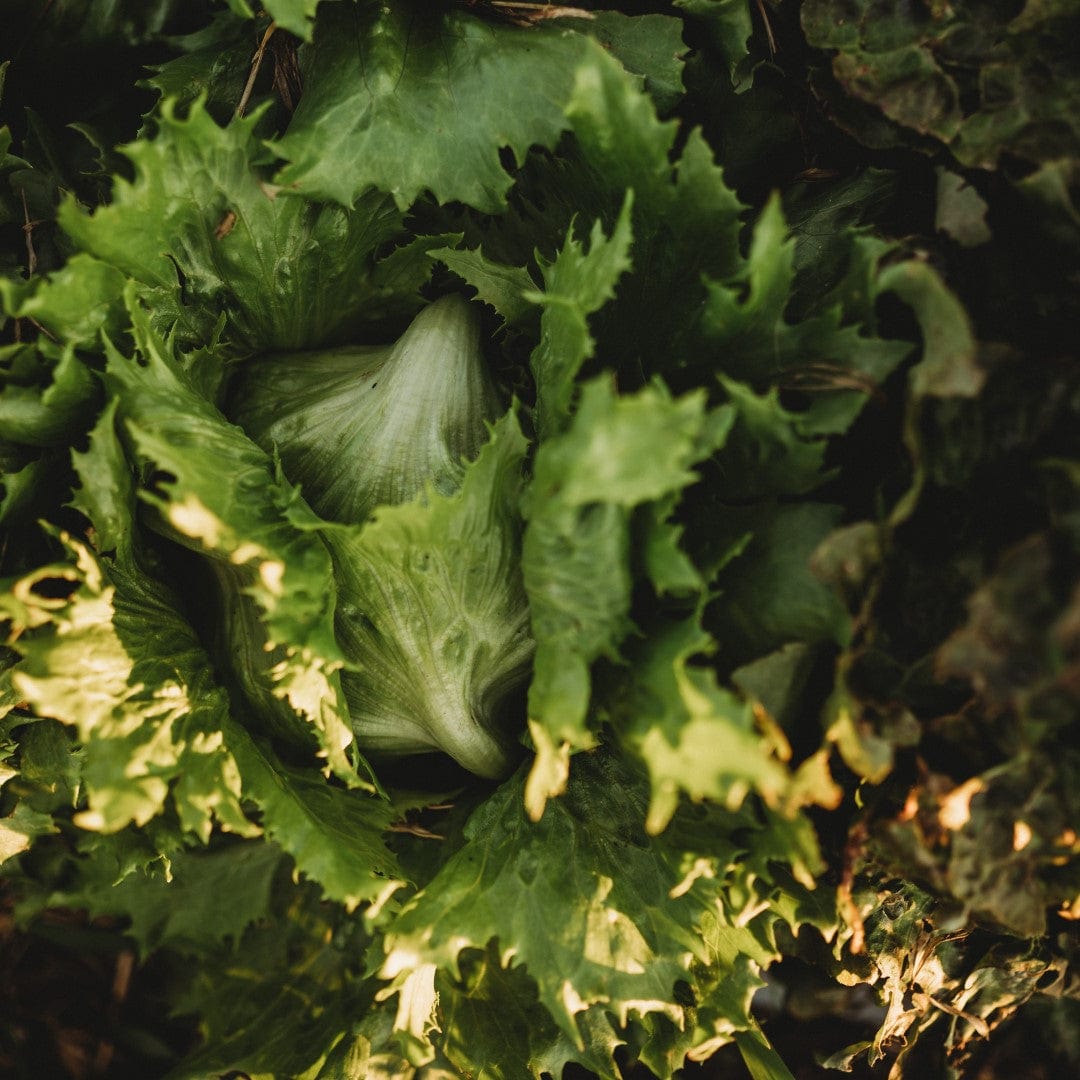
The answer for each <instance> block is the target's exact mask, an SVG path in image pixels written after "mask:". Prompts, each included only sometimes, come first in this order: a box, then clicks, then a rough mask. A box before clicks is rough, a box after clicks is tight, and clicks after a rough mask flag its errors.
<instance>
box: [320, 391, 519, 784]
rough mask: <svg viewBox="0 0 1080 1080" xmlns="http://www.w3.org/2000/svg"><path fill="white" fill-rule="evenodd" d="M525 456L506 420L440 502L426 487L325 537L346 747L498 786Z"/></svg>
mask: <svg viewBox="0 0 1080 1080" xmlns="http://www.w3.org/2000/svg"><path fill="white" fill-rule="evenodd" d="M525 449H526V442H525V438H524V436H523V435H522V433H521V428H520V426H519V424H518V421H517V417H516V415H515V414H514V412H513V411H512V410H511V411H510V412H508V413H507V414H506V415H505V416H504V417H503V418H502V419H501V420H499V421H498V422H497V424H496V425H495V426H494V428H493V430H492V437H491V440H490V441H489V442H488V443H487V444H486V445H485V446H484V447H483V448H482V449H481V451H480V454H479V456H478V457H477V459H476V460H475V461H473V462H471V463H470V464H469V465H468V466H467V467H466V469H465V473H464V477H463V479H462V483H461V487H460V489H459V490H458V491H456V492H454V493H451V494H439V493H437V492H435V491H434V490H433V489H428V490H427V491H426V492H425V493H424V494H423V495H422V496H421V497H418V498H417V499H415V500H414V501H412V502H407V503H401V504H398V505H396V506H383V507H381V508H380V509H378V510H377V511H376V514H375V516H374V518H373V519H372V520H371V521H369V522H368V523H367V524H365V525H363V526H360V527H359V528H355V527H351V528H350V527H347V526H340V527H338V526H327V527H326V529H325V536H326V540H327V543H328V545H329V547H330V550H331V552H332V553H333V557H334V565H335V573H336V579H337V587H338V589H339V591H340V597H341V599H340V606H339V612H338V620H337V627H338V634H339V640H340V644H341V648H342V651H343V654H344V655H345V657H346V658H347V660H348V661H349V662H350V664H351V665H352V667H351V668H350V669H349V670H347V671H346V672H345V673H344V674H343V675H342V685H343V688H344V692H345V696H346V699H347V700H348V703H349V711H350V714H351V718H352V723H353V725H354V730H355V731H356V737H357V741H358V743H359V744H360V745H361V746H362V747H365V748H370V749H372V750H375V751H379V750H383V751H389V752H392V753H400V752H402V751H409V750H411V751H412V752H416V751H424V750H439V749H441V750H445V751H446V752H447V753H449V754H450V755H451V756H452V757H454V758H455V759H456V760H457V761H458V762H460V763H461V764H462V765H464V766H465V767H466V768H467V769H469V770H470V771H471V772H474V773H476V774H478V775H480V776H486V777H489V778H498V777H500V776H505V775H506V774H507V772H509V771H510V770H511V769H512V768H513V759H514V757H515V756H516V749H515V746H514V735H515V732H514V731H513V723H514V721H515V719H518V722H520V718H516V717H515V716H514V714H513V711H512V710H511V709H510V707H509V705H508V698H509V697H510V695H511V694H512V692H513V691H514V690H515V689H517V688H518V687H520V685H521V683H522V681H523V680H524V679H525V678H526V677H527V670H528V665H529V660H530V658H531V655H532V650H533V645H532V640H531V638H530V636H529V632H528V630H529V611H528V605H527V602H526V598H525V592H524V589H523V587H522V584H521V578H520V572H519V570H518V558H519V550H520V519H519V515H518V500H519V493H520V488H521V479H522V478H521V470H522V462H523V459H524V454H525Z"/></svg>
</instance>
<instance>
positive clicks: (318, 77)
mask: <svg viewBox="0 0 1080 1080" xmlns="http://www.w3.org/2000/svg"><path fill="white" fill-rule="evenodd" d="M315 49H316V52H315V59H314V62H313V65H312V77H311V80H310V82H309V84H308V86H307V87H306V89H305V92H304V97H303V99H302V101H301V103H300V106H299V108H298V109H297V112H296V116H295V117H294V118H293V121H292V123H291V124H290V126H289V130H288V131H287V132H286V134H285V136H284V137H283V138H282V139H280V140H278V142H277V143H276V144H275V148H276V150H277V152H278V153H279V154H280V155H281V156H283V157H285V158H286V159H287V160H288V161H289V162H290V164H289V165H287V166H286V167H285V168H284V169H282V170H281V172H280V173H279V174H278V176H277V183H279V184H283V185H288V186H290V187H295V188H296V189H297V190H298V191H300V192H302V193H303V194H305V195H307V196H309V197H314V198H319V199H332V200H335V201H336V202H339V203H341V204H342V205H345V206H352V205H353V204H354V203H355V202H356V199H357V198H358V196H360V195H361V194H362V193H363V192H365V191H367V190H368V189H369V188H371V187H376V188H379V189H380V190H382V191H388V192H390V193H391V194H392V195H393V196H394V199H395V200H396V202H397V204H398V206H400V207H402V208H404V207H407V206H409V204H411V203H412V202H413V201H414V200H415V199H416V198H417V196H418V195H419V194H420V193H421V192H422V191H430V192H432V194H433V195H434V196H435V198H436V199H438V200H439V201H440V202H446V201H448V200H451V199H456V200H460V201H461V202H464V203H468V204H469V205H470V206H475V207H477V208H478V209H480V210H485V211H488V212H496V211H498V210H500V209H501V208H502V207H503V206H504V205H505V200H506V192H507V191H508V190H509V188H510V185H511V182H512V181H511V178H510V176H509V175H508V174H507V172H506V170H505V169H504V168H503V166H502V164H501V163H500V161H499V150H500V148H502V147H504V146H505V147H509V148H510V149H511V150H512V152H513V153H514V155H515V157H516V158H517V159H518V160H519V161H521V160H523V159H524V156H525V152H526V150H527V149H528V148H529V147H530V146H531V145H534V144H539V145H542V146H548V147H550V146H552V145H554V143H555V140H556V139H557V138H558V136H559V133H560V132H561V131H562V130H563V129H564V128H565V126H566V120H565V118H564V109H565V106H566V102H567V99H568V97H569V94H570V90H571V87H572V85H573V77H574V70H575V68H576V66H577V65H578V64H581V63H584V62H595V57H596V56H597V54H598V53H599V47H598V46H596V45H595V44H593V43H592V42H591V41H590V40H589V39H588V38H586V37H584V36H582V35H580V34H577V33H574V32H573V31H568V30H562V29H558V28H556V27H538V28H534V29H523V28H520V27H515V26H507V25H500V24H498V23H495V22H488V21H483V20H480V19H478V18H476V17H475V16H473V15H471V14H469V13H467V12H464V11H461V10H458V9H455V8H448V7H443V6H441V5H440V6H435V5H431V4H426V3H420V2H414V0H402V2H400V3H395V4H393V5H389V4H381V3H377V2H374V0H362V2H360V3H357V4H335V5H333V6H332V7H331V6H328V7H324V8H323V10H322V11H321V12H320V14H319V19H318V22H317V24H316V29H315ZM493 86H499V87H500V88H501V89H500V92H499V93H498V94H493V93H492V92H491V87H493Z"/></svg>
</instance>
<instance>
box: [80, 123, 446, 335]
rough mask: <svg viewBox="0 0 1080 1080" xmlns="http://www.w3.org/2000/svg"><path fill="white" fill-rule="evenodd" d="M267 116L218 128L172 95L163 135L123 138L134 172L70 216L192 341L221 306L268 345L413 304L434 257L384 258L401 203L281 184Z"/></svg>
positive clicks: (160, 316) (84, 237) (88, 241)
mask: <svg viewBox="0 0 1080 1080" xmlns="http://www.w3.org/2000/svg"><path fill="white" fill-rule="evenodd" d="M257 123H258V117H257V116H255V115H253V116H250V117H245V118H242V119H235V120H233V121H232V122H231V123H230V124H229V125H228V126H227V127H224V128H222V127H219V126H218V125H217V124H216V123H215V122H214V120H213V119H212V118H211V117H210V116H209V114H208V113H207V112H206V110H205V108H204V107H203V105H202V104H201V103H198V102H197V103H195V104H194V105H192V107H191V109H190V111H189V113H188V115H187V117H186V118H181V117H180V116H178V115H176V112H175V110H174V107H173V106H172V105H171V104H170V103H169V102H166V103H165V104H164V105H163V106H162V108H161V111H160V114H159V116H158V118H157V132H156V134H155V136H154V138H152V139H142V140H139V141H138V142H135V143H133V144H131V145H130V146H129V147H127V148H126V153H127V155H128V156H129V157H130V158H131V160H132V162H133V164H134V166H135V179H134V180H133V181H126V180H121V179H118V180H117V181H116V184H115V190H114V193H113V199H112V202H111V204H110V205H108V206H103V207H99V208H97V209H96V210H95V211H94V212H93V214H89V215H88V214H86V213H84V212H83V211H82V210H81V209H80V208H79V207H78V205H77V204H76V203H75V201H74V200H73V199H68V200H67V201H66V202H64V203H63V205H62V206H61V208H60V214H59V220H60V223H61V225H62V226H63V228H64V229H65V231H66V232H67V233H68V234H69V235H70V236H71V237H72V238H73V239H74V240H75V242H76V243H77V244H79V246H80V247H82V248H83V249H84V250H85V251H88V252H90V253H91V254H93V255H94V256H95V257H96V258H98V259H100V260H102V261H104V262H107V263H109V264H111V265H113V266H115V267H117V268H119V269H120V270H122V271H123V272H124V273H125V274H127V275H129V276H130V277H133V278H135V279H136V280H137V281H139V282H140V283H141V284H142V285H144V286H145V287H146V293H145V295H146V297H147V300H148V302H149V303H150V305H151V308H152V310H153V312H154V322H155V325H156V326H157V327H158V328H159V329H161V330H163V331H171V330H172V329H173V328H174V327H176V328H177V331H178V334H179V337H180V340H181V341H183V342H184V343H186V344H192V343H195V344H202V343H205V342H207V341H209V340H210V339H211V337H212V336H213V332H214V327H215V324H216V323H217V320H218V318H219V316H220V314H221V313H224V314H225V316H226V318H227V326H228V334H229V337H230V338H232V339H233V340H234V342H235V344H236V345H237V346H238V347H239V348H242V349H244V350H247V351H258V350H260V349H268V348H303V347H311V346H315V345H319V344H322V343H324V342H326V341H327V340H331V339H337V338H340V337H341V336H342V335H343V334H345V333H346V332H347V331H348V330H350V329H352V328H353V327H355V325H356V323H357V320H358V319H364V320H376V319H379V318H381V317H385V316H386V315H397V314H403V313H409V312H411V311H412V310H415V309H416V307H418V306H419V304H420V298H419V296H418V295H417V292H416V290H417V289H418V288H419V286H420V285H421V284H422V283H423V282H424V281H425V280H426V278H427V276H428V274H429V273H430V268H431V260H430V259H429V258H427V257H426V256H424V255H423V253H422V250H421V248H419V247H418V248H415V249H411V250H412V251H413V255H412V256H411V257H410V259H409V265H408V266H407V267H403V266H402V265H401V258H400V256H399V258H398V260H397V261H391V260H386V261H385V262H384V263H380V262H378V261H377V258H376V252H377V250H381V249H382V247H383V246H385V245H386V244H387V243H388V242H391V241H394V240H396V239H398V238H399V237H401V236H402V229H401V216H400V214H399V213H398V212H397V211H396V210H395V209H394V206H393V204H392V203H391V202H390V201H389V200H388V199H387V198H386V197H385V196H383V195H380V194H378V193H376V192H370V193H368V194H367V195H366V196H365V197H364V198H363V199H362V200H360V202H359V203H358V204H357V205H356V207H355V209H354V210H352V211H349V212H347V211H344V210H342V209H341V208H340V207H334V206H325V205H320V204H316V203H311V202H309V201H307V200H306V199H301V198H294V197H288V196H286V195H284V194H279V193H278V192H277V191H275V190H274V189H273V188H272V187H271V186H270V185H269V184H268V183H267V175H268V174H267V171H266V169H265V168H264V167H261V166H262V165H263V163H264V162H265V161H266V154H265V151H263V150H261V148H260V144H259V141H258V137H257V134H256V127H257ZM433 239H434V238H433ZM427 246H428V247H431V246H433V244H432V242H431V241H430V240H429V241H428V243H427Z"/></svg>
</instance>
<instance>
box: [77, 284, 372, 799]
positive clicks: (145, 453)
mask: <svg viewBox="0 0 1080 1080" xmlns="http://www.w3.org/2000/svg"><path fill="white" fill-rule="evenodd" d="M132 310H133V314H134V315H135V317H136V319H137V320H138V323H139V325H138V327H137V329H138V335H139V345H140V353H141V355H142V357H143V363H140V362H138V361H137V360H135V359H130V358H126V357H123V356H122V355H121V354H120V353H119V352H117V351H116V350H115V349H112V350H110V358H109V367H108V374H107V378H108V381H109V383H110V387H111V389H112V391H113V393H114V394H115V400H116V402H117V411H116V418H117V423H118V425H119V428H118V430H119V432H120V434H121V437H122V439H123V442H124V444H125V448H126V453H128V454H129V455H130V456H131V458H132V459H133V460H134V461H135V462H137V463H138V468H139V471H140V473H141V474H142V475H143V476H146V477H150V478H151V479H152V481H153V482H152V485H151V486H149V487H144V488H143V489H142V490H141V491H140V499H141V500H142V501H144V502H145V503H146V504H147V505H148V506H150V507H152V508H153V511H154V516H153V518H152V520H154V521H155V522H156V523H157V527H158V528H160V529H162V530H164V531H165V532H166V533H167V535H168V536H169V537H170V538H171V539H173V540H176V541H177V542H179V543H181V544H184V545H185V546H187V547H189V548H191V549H192V550H193V551H195V552H197V553H199V554H202V555H204V556H206V557H208V558H210V559H212V560H214V561H217V562H220V563H222V564H223V565H224V566H226V567H228V568H246V569H247V570H248V571H249V572H250V595H251V596H252V598H253V599H254V600H255V602H256V603H257V604H258V605H259V607H260V609H261V611H262V612H263V615H262V616H261V620H262V625H263V626H264V628H265V633H266V635H267V638H268V640H269V642H270V643H271V645H272V646H273V645H280V646H281V648H282V651H283V652H284V655H283V656H281V657H280V659H279V660H278V662H277V665H276V667H275V669H274V671H273V672H272V676H271V686H269V687H268V688H267V690H268V693H272V694H273V697H274V698H275V699H276V700H277V702H278V704H279V705H280V708H279V709H274V707H273V703H272V702H271V703H269V704H267V703H266V702H265V701H264V704H267V710H266V715H265V716H264V717H263V719H264V720H265V721H266V722H267V723H269V724H271V725H272V726H273V727H274V729H275V730H276V731H277V732H278V734H284V735H286V736H288V735H289V734H290V733H291V734H292V735H293V738H294V739H295V740H298V741H299V742H300V743H301V744H305V743H308V742H315V743H317V745H318V746H319V748H320V750H321V752H323V753H325V754H326V756H327V760H328V762H329V764H330V766H331V768H333V769H334V771H335V772H337V773H338V774H339V775H340V776H342V777H344V778H346V779H347V781H348V782H350V783H355V782H358V778H357V777H356V773H355V769H354V768H353V765H352V763H351V762H350V760H349V758H348V756H347V753H346V748H347V747H348V746H349V744H350V743H351V742H352V732H351V729H350V727H349V723H348V713H347V710H346V707H345V703H344V699H343V697H342V695H341V689H340V675H339V670H340V668H341V665H342V663H343V657H342V655H341V652H340V649H339V648H338V644H337V641H336V638H335V636H334V626H333V618H334V604H335V598H336V590H335V586H334V581H333V569H332V565H331V559H330V553H329V551H328V550H327V549H326V546H325V545H324V543H323V542H322V540H321V539H320V538H319V537H318V535H316V530H317V529H318V528H319V526H320V524H321V523H320V521H319V519H318V518H316V517H315V515H314V514H313V513H312V512H311V510H310V509H309V508H308V507H307V506H306V504H305V503H303V502H302V501H301V499H300V498H299V495H298V494H297V492H296V490H295V489H294V488H292V487H291V486H289V485H288V484H287V482H285V481H284V480H283V479H282V478H281V477H280V475H279V474H278V473H277V471H276V470H275V467H274V464H273V462H272V461H271V459H270V458H269V457H268V456H267V455H266V454H265V453H264V452H263V451H262V450H260V449H259V447H258V446H256V445H255V444H254V443H253V442H252V441H251V440H250V439H248V438H247V437H246V436H245V435H244V434H243V432H241V431H240V430H239V429H238V428H235V427H233V426H232V425H231V424H229V423H228V422H227V421H226V420H225V418H224V417H223V416H222V415H221V413H220V412H218V411H217V409H215V408H214V407H213V406H212V405H210V404H209V403H208V402H207V401H206V400H205V399H204V398H203V397H202V396H201V395H200V394H199V393H198V392H197V391H196V390H195V388H194V387H193V386H192V385H191V384H190V382H188V380H187V378H186V377H185V375H184V373H183V372H182V370H181V369H180V368H178V367H177V366H176V364H175V362H174V361H173V360H172V359H171V356H170V350H169V348H168V347H167V346H166V345H165V344H164V343H163V342H162V341H160V340H159V339H157V338H156V337H155V336H154V334H153V333H152V331H151V330H150V328H149V325H148V323H147V317H146V316H145V314H143V313H142V312H141V311H140V310H139V308H138V306H137V305H136V306H135V307H133V309H132ZM223 462H228V463H229V472H228V473H227V474H226V476H225V477H223V475H222V463H223ZM223 481H224V482H223ZM92 520H93V519H92ZM207 594H208V596H212V593H211V592H210V590H209V589H208V588H207ZM286 702H287V706H286V704H285V703H286ZM293 713H295V714H297V715H295V716H293ZM301 717H302V719H301Z"/></svg>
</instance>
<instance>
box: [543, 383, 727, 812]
mask: <svg viewBox="0 0 1080 1080" xmlns="http://www.w3.org/2000/svg"><path fill="white" fill-rule="evenodd" d="M730 419H731V417H730V412H728V411H723V410H721V411H720V412H719V413H713V414H710V413H709V412H708V411H707V410H706V408H705V397H704V394H702V393H697V394H689V395H686V396H685V397H682V398H672V397H671V395H670V394H668V392H667V391H666V390H665V389H664V388H663V387H662V386H661V385H656V386H652V387H647V388H646V389H644V390H642V391H640V392H639V393H637V394H635V395H627V396H624V397H619V396H617V395H616V394H615V392H614V390H613V389H612V387H611V382H610V381H609V380H608V379H606V378H603V377H601V378H598V379H596V380H594V381H592V382H590V383H587V384H586V385H585V387H584V388H583V390H582V394H581V400H580V403H579V406H578V409H577V412H576V413H575V414H574V417H573V419H572V420H571V421H570V425H569V427H568V428H567V430H566V431H565V432H564V433H563V434H561V435H559V436H557V437H554V438H549V439H548V440H547V441H546V442H545V443H543V444H542V445H541V447H540V449H539V451H538V453H537V455H536V460H535V464H534V468H533V479H532V482H531V484H530V485H529V488H528V490H527V492H526V495H525V499H524V501H523V511H524V514H525V520H526V529H525V538H524V546H523V549H522V567H523V572H524V577H525V589H526V592H527V593H528V596H529V604H530V608H531V613H532V615H531V617H532V629H533V636H534V637H535V638H536V660H535V665H534V672H533V681H532V683H531V685H530V687H529V716H530V728H531V730H532V733H533V738H534V740H535V741H536V742H537V750H538V752H539V757H538V760H537V765H536V771H535V774H534V786H531V787H530V794H529V805H530V812H531V813H532V814H533V815H536V816H538V815H539V813H540V812H541V811H542V808H543V800H544V798H545V793H546V794H552V793H554V792H556V791H558V790H559V787H560V786H561V784H560V782H559V775H560V773H561V774H562V779H563V780H564V779H565V772H564V771H562V770H561V769H560V768H558V767H556V765H555V762H554V761H553V759H552V755H553V754H556V755H561V754H563V753H564V752H565V747H573V748H575V749H581V748H585V747H589V746H592V745H594V743H595V734H594V723H590V721H589V718H588V710H589V701H590V694H591V692H590V668H591V665H592V664H593V662H594V661H596V660H598V659H599V658H600V657H607V658H609V659H612V660H615V659H617V658H618V656H619V647H620V645H621V643H622V640H623V639H624V638H625V637H626V635H627V634H628V633H630V631H631V630H632V628H633V624H632V622H631V619H630V606H631V592H632V588H633V582H634V566H633V564H632V562H631V557H630V540H631V512H632V510H633V508H634V507H635V506H639V505H641V504H643V503H648V502H650V501H651V500H658V499H663V498H665V497H667V496H669V495H670V494H671V493H673V492H679V491H681V490H682V489H683V488H685V487H686V486H687V485H688V484H690V483H692V482H693V481H694V480H695V479H696V474H695V473H694V472H693V471H692V469H691V466H693V465H694V464H695V463H696V462H698V461H700V460H701V459H702V458H704V457H707V456H708V454H709V453H710V451H711V450H712V449H713V448H714V446H715V445H716V444H717V443H719V442H721V441H722V440H723V438H724V436H725V435H726V432H727V428H728V426H729V424H730ZM542 775H546V776H547V777H548V780H547V782H542V781H541V776H542Z"/></svg>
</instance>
